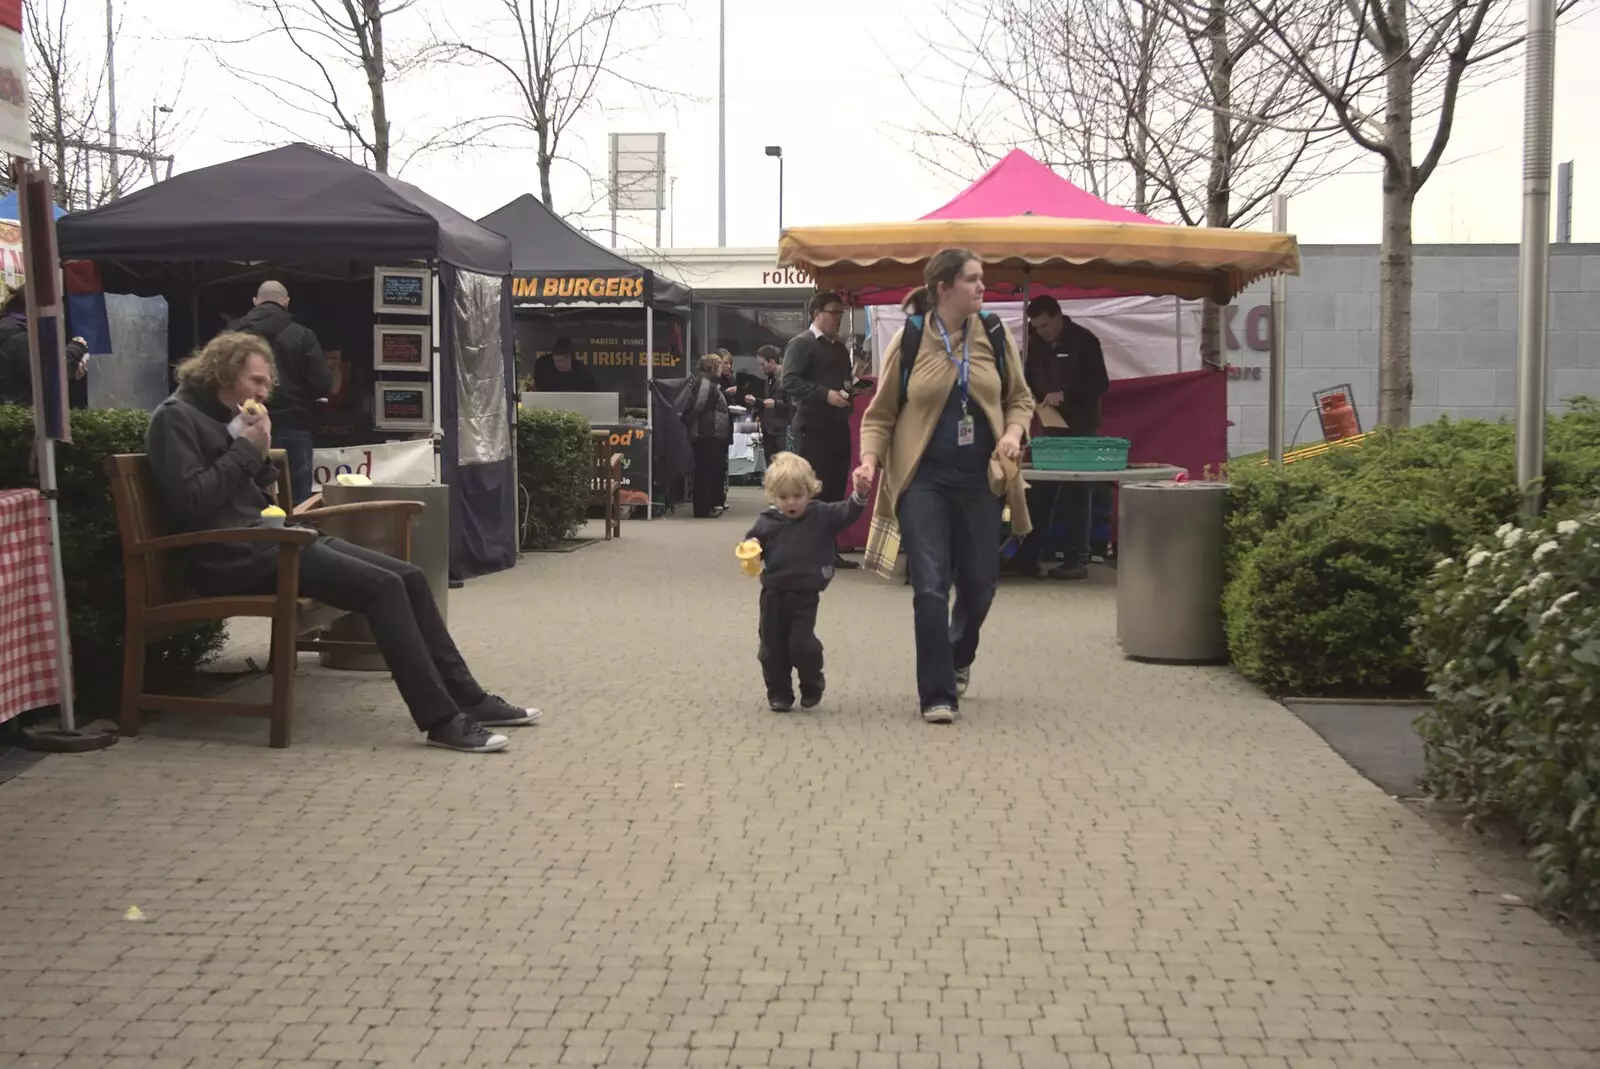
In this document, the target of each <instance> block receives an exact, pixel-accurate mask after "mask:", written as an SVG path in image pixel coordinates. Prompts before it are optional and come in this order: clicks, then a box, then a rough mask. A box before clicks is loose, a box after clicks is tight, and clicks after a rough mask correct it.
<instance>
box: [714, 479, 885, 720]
mask: <svg viewBox="0 0 1600 1069" xmlns="http://www.w3.org/2000/svg"><path fill="white" fill-rule="evenodd" d="M764 486H765V488H766V491H767V500H768V501H770V502H771V503H772V507H771V508H770V509H768V510H767V511H766V512H763V513H762V514H761V516H760V517H759V518H758V519H757V520H756V523H755V526H754V527H752V528H750V533H749V534H747V535H746V536H745V540H744V541H743V542H741V543H739V546H738V547H737V548H736V549H735V551H734V552H735V555H736V556H738V558H739V566H740V567H741V568H742V569H744V571H745V574H746V575H757V574H759V575H760V576H761V649H760V653H759V657H760V660H761V672H762V674H763V675H764V676H765V677H766V683H767V705H768V706H769V707H770V708H771V709H772V711H773V712H775V713H787V712H788V711H789V710H791V709H793V708H794V674H795V673H796V672H798V673H799V675H800V706H801V708H804V709H813V708H815V707H816V706H817V703H819V702H821V701H822V691H823V687H824V680H823V676H822V643H821V642H819V641H818V640H817V605H818V602H819V600H820V598H821V595H822V591H823V590H824V589H826V588H827V586H828V583H829V581H830V580H832V579H833V561H834V553H835V549H834V539H835V538H836V537H838V535H839V533H840V532H841V531H843V530H844V529H845V528H847V527H849V526H850V525H851V524H852V523H855V522H856V520H857V519H858V518H859V517H860V516H861V512H862V510H863V509H865V508H866V506H867V498H866V492H867V490H868V489H869V488H870V483H869V485H868V486H866V487H863V486H862V485H861V480H860V479H857V480H856V486H855V488H854V492H853V493H852V494H851V495H850V499H849V500H848V501H833V502H824V501H816V500H814V498H815V497H816V495H817V494H818V493H819V492H821V490H822V483H821V482H820V481H819V480H818V479H817V473H816V472H815V471H814V470H812V467H811V465H810V463H809V462H807V461H806V459H805V458H804V457H802V456H800V455H799V454H797V453H779V454H778V455H777V456H775V457H773V458H772V461H771V463H770V464H769V465H768V466H767V476H766V480H765V482H764Z"/></svg>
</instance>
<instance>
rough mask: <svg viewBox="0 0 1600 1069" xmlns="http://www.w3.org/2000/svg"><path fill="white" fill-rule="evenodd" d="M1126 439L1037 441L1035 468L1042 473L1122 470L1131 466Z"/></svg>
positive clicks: (1037, 439)
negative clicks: (1129, 464)
mask: <svg viewBox="0 0 1600 1069" xmlns="http://www.w3.org/2000/svg"><path fill="white" fill-rule="evenodd" d="M1132 444H1133V443H1132V442H1130V441H1128V439H1126V438H1054V437H1053V438H1035V439H1034V440H1033V442H1032V449H1033V466H1034V467H1035V468H1038V469H1039V470H1040V471H1121V470H1122V469H1123V468H1126V467H1127V466H1128V448H1129V446H1131V445H1132Z"/></svg>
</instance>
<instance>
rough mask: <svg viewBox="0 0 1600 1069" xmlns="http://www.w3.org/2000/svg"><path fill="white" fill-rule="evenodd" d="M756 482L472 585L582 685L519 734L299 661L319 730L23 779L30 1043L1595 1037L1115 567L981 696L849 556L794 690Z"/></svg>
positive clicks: (1518, 1059)
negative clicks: (773, 664) (1154, 643)
mask: <svg viewBox="0 0 1600 1069" xmlns="http://www.w3.org/2000/svg"><path fill="white" fill-rule="evenodd" d="M755 509H756V503H755V495H754V494H753V493H752V492H748V491H736V492H735V495H734V509H733V511H732V513H731V514H730V515H729V516H727V517H725V518H723V519H722V520H716V521H694V520H690V519H687V518H668V519H665V520H663V521H660V522H657V523H651V524H644V523H630V524H627V525H625V526H624V532H623V537H622V539H621V540H619V541H614V542H611V543H601V544H596V545H592V546H590V547H588V548H586V549H583V550H581V551H579V552H576V553H570V554H549V555H530V556H528V557H526V558H525V559H524V560H523V561H522V562H521V563H520V564H519V566H518V567H517V568H516V569H514V570H513V571H511V572H509V573H506V574H504V575H500V576H493V577H486V578H483V579H479V580H474V581H473V582H471V583H469V584H468V585H467V586H466V588H465V589H462V590H457V591H452V592H451V596H450V605H449V615H450V618H451V621H452V624H453V630H454V632H455V634H456V637H457V639H458V641H459V643H460V645H461V646H462V648H463V650H464V651H465V652H466V654H467V656H468V658H469V660H470V661H471V663H472V664H473V666H474V669H475V670H476V672H477V673H478V675H479V677H480V678H481V680H482V681H483V682H484V684H485V685H486V686H488V687H489V688H490V689H492V690H495V691H498V692H501V693H504V694H506V695H508V696H511V697H527V698H528V699H529V700H531V701H535V702H537V703H539V704H540V705H542V706H543V707H544V709H545V710H546V720H545V723H544V724H543V725H541V726H540V727H538V728H534V729H522V730H517V731H514V732H513V733H512V735H513V743H514V745H513V748H512V750H511V751H510V752H508V753H506V754H502V755H496V756H493V757H486V758H475V757H466V756H461V755H455V754H448V753H444V752H441V751H438V750H430V749H428V748H426V747H423V746H422V745H420V744H419V741H418V739H417V737H416V735H415V733H414V732H412V731H411V730H410V727H409V720H408V718H407V717H406V716H405V713H404V710H403V708H402V706H401V705H400V702H399V700H398V697H397V696H396V694H395V692H394V689H393V687H392V685H391V684H390V683H389V681H388V679H387V677H386V676H382V675H367V674H360V673H335V672H331V671H327V670H324V669H322V668H320V667H319V666H317V664H316V662H315V660H314V658H310V657H307V658H303V659H302V661H301V672H300V677H299V679H298V680H297V687H298V698H299V706H300V715H299V719H298V722H297V724H296V731H295V744H294V746H293V748H291V749H290V750H288V751H273V750H270V749H268V748H267V747H266V745H265V742H266V730H265V725H264V724H260V723H253V722H205V721H197V720H194V719H192V718H182V717H165V718H161V719H159V720H157V721H155V722H152V723H151V724H150V725H149V726H148V728H147V730H146V733H145V735H144V736H143V737H142V738H140V739H136V740H124V741H123V742H121V743H120V744H119V745H118V746H116V747H113V748H112V749H110V750H106V751H101V752H98V753H94V754H84V755H80V756H70V757H69V756H59V757H53V758H50V759H49V760H46V761H43V762H41V763H39V764H36V765H34V766H33V767H31V768H29V769H27V770H26V771H25V772H23V773H22V774H21V775H20V776H18V777H17V778H16V779H13V780H11V781H10V782H7V783H6V784H5V785H4V787H3V788H0V802H3V803H4V811H5V814H6V820H5V822H4V823H3V824H0V859H4V860H3V863H0V902H4V903H5V904H6V908H5V910H4V911H3V912H0V1065H4V1066H6V1067H7V1069H9V1067H11V1066H44V1067H48V1069H102V1067H107V1066H122V1067H126V1069H156V1067H164V1066H172V1067H176V1069H240V1067H250V1069H289V1067H304V1066H316V1067H317V1069H340V1067H341V1066H350V1067H355V1066H372V1065H395V1066H400V1065H416V1066H423V1065H437V1066H450V1067H452V1069H459V1067H464V1066H479V1065H483V1066H503V1065H514V1066H562V1065H571V1066H599V1065H603V1066H608V1067H609V1066H624V1067H627V1069H654V1067H666V1069H681V1067H688V1066H741V1067H742V1066H773V1067H779V1066H805V1067H808V1069H811V1067H815V1069H827V1067H853V1069H963V1067H968V1066H971V1067H976V1069H995V1067H1012V1066H1015V1067H1019V1069H1035V1067H1037V1069H1047V1067H1048V1069H1059V1067H1063V1066H1065V1067H1069V1069H1078V1067H1083V1066H1094V1067H1101V1069H1109V1067H1122V1066H1130V1067H1134V1066H1137V1067H1141V1069H1144V1067H1148V1069H1203V1067H1217V1069H1222V1067H1228V1069H1288V1067H1292V1069H1356V1067H1358V1066H1360V1067H1377V1066H1384V1067H1387V1066H1427V1065H1440V1066H1471V1067H1475V1069H1487V1067H1492V1066H1518V1067H1529V1069H1543V1067H1551V1069H1559V1067H1564V1066H1573V1067H1593V1066H1595V1065H1597V1064H1600V1029H1597V1026H1596V1024H1595V1022H1596V1021H1597V1020H1600V964H1597V963H1596V962H1595V961H1594V960H1593V959H1592V958H1590V957H1589V956H1588V955H1587V954H1586V953H1585V952H1584V951H1583V950H1582V949H1581V948H1580V947H1578V946H1576V945H1575V944H1574V943H1573V942H1572V941H1570V940H1569V939H1568V938H1567V937H1566V936H1565V935H1564V934H1562V933H1561V932H1560V931H1559V930H1557V929H1555V928H1554V927H1552V926H1550V925H1548V924H1547V923H1545V922H1544V921H1543V920H1542V919H1541V918H1540V917H1539V916H1538V915H1537V914H1535V913H1533V912H1531V911H1530V910H1527V909H1525V908H1517V907H1510V906H1506V905H1503V904H1501V902H1500V901H1499V899H1498V895H1499V893H1500V892H1501V891H1503V890H1509V889H1511V888H1507V887H1503V886H1501V885H1500V884H1499V883H1497V881H1496V879H1495V878H1493V877H1491V876H1488V875H1486V874H1485V873H1484V872H1483V871H1481V870H1480V869H1478V868H1477V867H1476V866H1475V865H1474V862H1473V860H1472V858H1471V857H1470V855H1469V854H1468V853H1467V852H1465V851H1464V850H1463V849H1462V848H1461V847H1460V846H1459V845H1458V844H1456V843H1454V842H1452V841H1450V840H1448V839H1446V838H1444V837H1443V836H1441V835H1440V834H1439V833H1438V832H1436V831H1435V830H1434V829H1433V828H1431V827H1430V826H1429V825H1428V824H1427V823H1425V822H1424V821H1423V820H1421V819H1419V818H1418V817H1416V816H1414V815H1413V814H1412V813H1410V812H1409V811H1408V810H1406V809H1405V808H1404V807H1402V806H1401V805H1399V804H1398V803H1396V802H1395V801H1393V800H1391V799H1390V798H1388V797H1387V796H1385V795H1384V794H1383V793H1382V792H1381V791H1380V790H1378V789H1377V788H1375V787H1373V786H1372V785H1370V784H1369V783H1367V782H1366V781H1365V780H1363V779H1362V778H1361V777H1360V776H1358V775H1357V774H1356V773H1355V772H1353V771H1352V770H1351V769H1350V768H1349V767H1348V766H1346V765H1345V764H1344V762H1343V761H1342V760H1340V759H1339V758H1338V757H1337V756H1336V755H1334V754H1333V753H1332V752H1331V751H1330V750H1328V749H1327V747H1326V746H1325V745H1324V744H1323V743H1322V742H1321V741H1320V740H1319V739H1318V738H1317V737H1316V736H1315V735H1314V734H1313V733H1312V732H1311V731H1310V730H1309V729H1307V728H1306V727H1305V726H1304V725H1302V724H1301V723H1300V722H1299V721H1298V720H1297V719H1295V718H1294V717H1293V716H1292V715H1290V714H1288V713H1287V712H1286V711H1284V710H1283V709H1282V708H1280V707H1279V706H1277V705H1276V704H1274V703H1272V702H1269V701H1267V700H1265V699H1263V698H1262V697H1261V696H1260V695H1258V694H1257V693H1255V692H1254V691H1253V690H1252V689H1251V688H1249V687H1248V686H1246V685H1244V684H1243V683H1242V682H1241V681H1239V680H1238V679H1237V678H1236V677H1235V676H1234V675H1232V674H1231V673H1230V672H1229V671H1227V670H1225V669H1214V668H1166V667H1153V666H1144V665H1135V664H1132V663H1130V662H1127V661H1125V660H1124V659H1123V658H1122V657H1121V654H1120V652H1119V650H1118V647H1117V644H1116V639H1115V634H1116V621H1115V589H1114V584H1113V581H1112V580H1111V578H1110V577H1109V574H1107V575H1101V576H1098V577H1097V578H1096V579H1095V580H1093V581H1091V582H1089V583H1087V584H1065V585H1064V584H1048V583H1035V584H1030V583H1016V582H1012V581H1009V580H1008V581H1006V582H1005V583H1004V584H1003V585H1002V588H1001V591H1000V595H999V598H998V600H997V601H996V604H995V609H994V612H993V614H992V615H991V617H990V622H989V625H988V627H987V629H986V633H985V641H984V646H983V649H982V651H981V652H980V655H979V659H978V663H977V665H976V669H975V672H974V676H973V685H972V692H971V694H970V696H969V698H968V699H967V701H966V702H965V703H964V709H963V713H964V717H963V719H962V720H961V722H959V723H958V724H956V725H954V726H952V727H948V728H935V727H930V726H928V725H924V724H922V723H921V722H920V720H918V719H917V718H916V717H915V716H914V715H913V701H912V695H911V685H912V654H911V619H910V615H911V614H910V604H909V597H908V595H907V593H906V591H905V588H904V587H903V586H898V585H892V584H886V583H883V582H882V581H881V580H877V579H875V578H873V577H871V576H866V575H862V574H860V573H859V572H857V573H847V574H842V575H841V576H840V577H839V579H838V580H837V581H836V582H835V584H834V586H833V588H832V589H831V590H830V591H829V592H828V594H827V595H826V596H825V597H824V599H823V607H822V612H821V616H820V620H819V631H820V633H821V635H822V638H823V640H824V642H825V643H826V644H827V648H828V681H829V689H828V696H827V699H826V701H825V703H824V705H823V707H822V709H821V710H820V711H819V712H817V713H815V714H809V713H808V714H801V713H795V714H790V715H786V716H777V715H774V714H772V713H770V712H769V711H767V709H766V708H765V703H764V701H763V700H762V698H763V696H762V693H761V689H760V676H759V672H758V670H757V666H756V663H755V624H756V619H755V607H756V585H755V583H754V582H753V581H750V580H746V579H745V578H743V577H742V576H741V575H740V574H739V573H738V571H737V569H736V568H735V567H734V566H733V561H732V554H731V552H730V550H731V548H732V545H733V544H734V543H735V542H736V541H737V540H738V538H739V537H740V535H742V533H743V531H744V530H745V529H746V527H747V526H748V524H749V521H750V519H751V517H752V516H753V514H754V512H755ZM265 651H266V642H265V634H264V632H262V631H261V630H260V629H259V628H258V627H253V626H252V625H250V624H248V623H244V624H240V625H239V626H237V627H236V628H235V629H234V632H233V640H232V643H231V646H230V649H229V650H228V651H227V652H226V653H225V655H224V660H226V661H228V662H229V663H237V662H239V661H241V660H242V659H243V658H244V657H253V658H256V659H257V660H258V661H259V660H263V659H264V654H265ZM260 686H261V684H260V682H253V683H250V684H248V687H255V688H258V687H260ZM130 905H137V906H139V907H140V909H141V910H143V911H144V913H145V916H146V919H145V920H144V921H141V922H130V921H127V920H124V919H123V914H124V912H125V911H126V910H127V908H128V907H129V906H130Z"/></svg>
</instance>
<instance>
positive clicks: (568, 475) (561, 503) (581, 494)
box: [517, 409, 594, 549]
mask: <svg viewBox="0 0 1600 1069" xmlns="http://www.w3.org/2000/svg"><path fill="white" fill-rule="evenodd" d="M593 476H594V443H593V440H592V439H591V437H590V435H589V421H588V420H586V419H585V418H584V417H582V416H580V415H578V414H577V413H575V412H553V411H549V410H545V409H526V410H523V411H522V412H521V413H519V414H518V416H517V481H518V483H519V484H520V485H521V486H522V489H523V490H524V491H525V492H526V494H527V497H528V506H527V507H528V509H529V512H528V526H527V534H526V537H525V538H524V539H523V546H522V548H523V549H543V548H548V547H550V546H553V545H556V544H557V543H559V542H561V541H562V540H564V539H568V538H571V537H572V536H573V535H575V534H577V533H578V532H579V531H580V530H582V528H583V525H584V522H585V520H586V519H587V518H588V515H589V497H590V485H591V481H592V479H593ZM519 507H521V506H520V505H519Z"/></svg>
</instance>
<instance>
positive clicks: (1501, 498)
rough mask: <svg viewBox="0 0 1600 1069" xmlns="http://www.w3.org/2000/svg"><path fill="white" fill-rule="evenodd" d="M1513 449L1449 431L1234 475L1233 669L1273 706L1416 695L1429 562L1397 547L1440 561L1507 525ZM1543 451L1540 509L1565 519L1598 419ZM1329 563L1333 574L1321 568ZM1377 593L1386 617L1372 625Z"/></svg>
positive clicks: (1576, 497)
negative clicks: (1286, 698)
mask: <svg viewBox="0 0 1600 1069" xmlns="http://www.w3.org/2000/svg"><path fill="white" fill-rule="evenodd" d="M1515 437H1516V435H1515V430H1514V428H1512V427H1511V426H1509V425H1507V424H1499V423H1484V422H1481V421H1470V420H1469V421H1455V420H1448V419H1445V420H1440V421H1438V422H1437V423H1432V424H1428V425H1427V426H1423V427H1417V428H1413V429H1411V430H1407V431H1402V432H1391V431H1386V430H1380V431H1378V432H1376V433H1374V434H1372V435H1371V436H1370V437H1368V438H1367V439H1365V440H1364V441H1363V442H1362V443H1361V444H1360V445H1359V446H1354V447H1351V448H1344V449H1334V450H1331V451H1330V452H1328V453H1327V454H1325V455H1323V456H1321V457H1317V458H1315V459H1311V460H1303V461H1300V462H1298V463H1295V464H1291V465H1288V466H1286V467H1284V468H1282V469H1276V468H1272V467H1268V466H1266V465H1262V464H1259V463H1243V464H1235V465H1233V466H1232V467H1231V468H1230V470H1229V472H1228V478H1229V482H1230V490H1229V507H1228V520H1227V551H1226V561H1227V574H1228V577H1229V585H1228V591H1227V595H1226V598H1225V601H1224V612H1225V614H1226V623H1227V630H1228V636H1229V650H1230V653H1231V656H1232V658H1233V661H1234V664H1235V665H1236V667H1238V668H1239V670H1240V671H1241V672H1242V673H1243V674H1244V675H1245V676H1246V677H1247V678H1249V679H1251V680H1253V681H1254V682H1256V683H1258V684H1259V685H1261V686H1263V687H1265V688H1267V689H1268V690H1270V691H1274V692H1276V693H1289V692H1293V693H1297V694H1303V695H1322V696H1350V695H1374V696H1375V695H1407V696H1409V695H1411V694H1413V693H1415V692H1417V691H1418V690H1419V689H1420V687H1421V685H1422V680H1423V669H1422V663H1421V660H1420V657H1419V655H1418V653H1417V651H1416V649H1415V647H1414V646H1413V644H1412V642H1411V639H1410V633H1409V627H1408V624H1407V621H1408V620H1409V619H1410V617H1411V616H1412V615H1413V614H1414V612H1415V611H1416V609H1417V607H1418V605H1419V600H1418V599H1419V598H1420V595H1421V585H1422V582H1423V581H1424V580H1425V579H1426V577H1427V571H1428V568H1430V567H1431V566H1432V563H1433V560H1428V561H1426V562H1424V561H1422V560H1421V559H1420V558H1418V557H1416V556H1415V555H1410V554H1406V553H1403V552H1401V548H1402V547H1400V546H1398V545H1396V544H1395V542H1394V539H1395V538H1399V537H1403V536H1404V535H1405V532H1406V531H1408V530H1409V531H1411V532H1412V533H1413V534H1415V535H1417V536H1418V537H1419V538H1422V542H1421V544H1420V545H1419V547H1418V548H1419V550H1421V551H1426V552H1431V553H1433V555H1434V556H1433V559H1435V560H1436V559H1437V558H1438V557H1440V556H1455V555H1459V554H1460V552H1461V551H1462V549H1463V548H1465V547H1466V546H1467V545H1469V544H1471V542H1472V540H1473V539H1475V538H1478V537H1481V536H1482V535H1483V533H1484V532H1487V531H1491V530H1493V529H1494V528H1495V527H1496V526H1497V525H1499V524H1503V523H1507V522H1510V521H1511V520H1513V519H1515V518H1516V516H1517V515H1518V513H1519V510H1520V505H1521V495H1520V493H1519V491H1518V489H1517V483H1516V463H1515ZM1546 445H1547V450H1546V452H1547V463H1546V479H1545V486H1546V500H1547V502H1548V504H1549V507H1550V509H1551V510H1552V512H1553V513H1555V514H1558V515H1565V514H1567V513H1569V512H1570V511H1571V510H1572V509H1574V508H1575V507H1577V503H1578V502H1580V501H1582V500H1584V499H1585V498H1588V497H1592V496H1594V495H1595V494H1596V493H1600V411H1597V410H1596V409H1595V407H1594V406H1593V405H1591V404H1588V403H1587V402H1582V401H1579V402H1577V403H1575V405H1574V407H1573V409H1572V411H1570V412H1568V413H1567V414H1566V415H1564V416H1562V417H1559V418H1553V419H1551V420H1550V421H1549V422H1548V424H1547V432H1546ZM1368 528H1370V529H1368ZM1279 532H1283V533H1281V534H1280V533H1279ZM1295 540H1299V541H1300V542H1301V543H1303V544H1302V545H1301V546H1300V547H1299V548H1297V547H1296V546H1295V545H1293V544H1292V543H1293V542H1294V541H1295ZM1330 550H1334V551H1337V552H1338V553H1339V554H1341V558H1340V559H1341V561H1342V563H1341V564H1339V565H1337V566H1334V565H1330V564H1327V563H1324V562H1321V558H1322V556H1323V555H1324V554H1325V553H1326V552H1328V551H1330ZM1259 553H1265V554H1266V556H1265V557H1264V558H1263V559H1261V560H1259V561H1258V560H1256V557H1257V554H1259ZM1363 557H1366V558H1367V559H1365V561H1363V560H1362V559H1361V558H1363ZM1424 564H1425V565H1426V566H1423V565H1424ZM1306 569H1310V571H1309V572H1307V571H1306ZM1308 574H1314V575H1316V576H1317V577H1318V582H1317V584H1316V585H1315V588H1314V589H1313V587H1312V585H1311V584H1310V583H1309V580H1308ZM1345 583H1348V584H1349V596H1350V598H1351V603H1350V604H1349V605H1344V604H1342V603H1341V599H1343V598H1344V597H1345V587H1344V586H1342V585H1341V584H1345ZM1407 583H1410V584H1411V585H1410V586H1409V587H1408V586H1407V585H1406V584H1407ZM1378 590H1387V591H1388V597H1389V599H1390V600H1389V603H1388V604H1386V605H1383V606H1382V607H1381V611H1376V612H1373V611H1369V609H1371V608H1372V607H1373V605H1375V602H1374V601H1373V600H1372V599H1374V598H1375V597H1376V596H1377V595H1376V591H1378ZM1318 651H1323V652H1318ZM1358 652H1359V654H1360V655H1359V656H1358V655H1357V654H1358Z"/></svg>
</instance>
